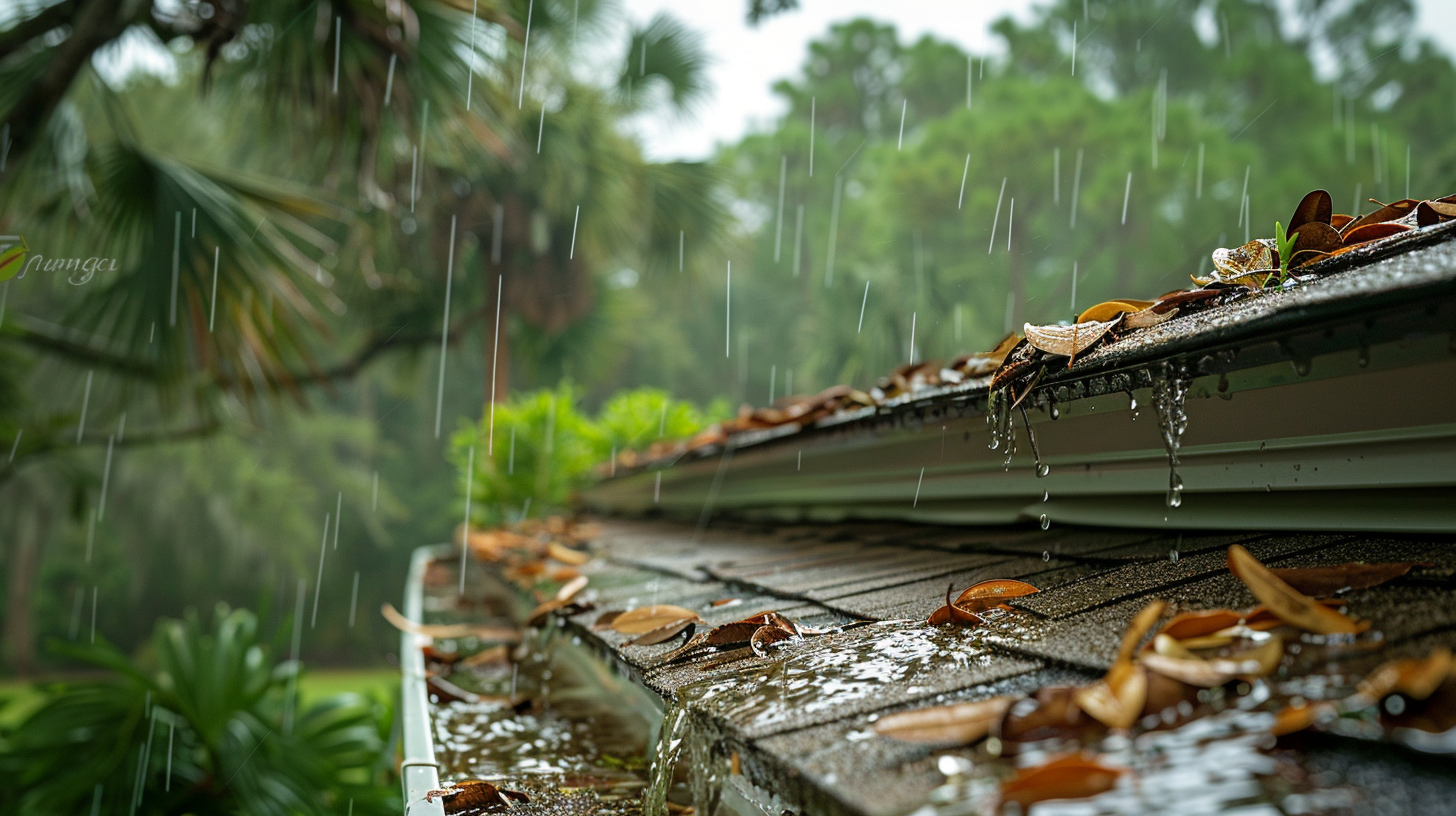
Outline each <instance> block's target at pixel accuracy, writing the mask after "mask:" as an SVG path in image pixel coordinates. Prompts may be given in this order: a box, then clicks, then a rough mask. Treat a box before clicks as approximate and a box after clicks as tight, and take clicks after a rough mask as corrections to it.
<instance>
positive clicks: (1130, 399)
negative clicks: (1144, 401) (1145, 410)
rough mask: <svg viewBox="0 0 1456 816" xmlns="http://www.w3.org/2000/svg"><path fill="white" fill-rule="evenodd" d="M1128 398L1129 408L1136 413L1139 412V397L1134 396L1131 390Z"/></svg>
mask: <svg viewBox="0 0 1456 816" xmlns="http://www.w3.org/2000/svg"><path fill="white" fill-rule="evenodd" d="M1127 399H1128V409H1129V410H1131V411H1133V412H1134V413H1136V412H1137V397H1135V396H1133V395H1132V392H1131V391H1129V392H1128V394H1127Z"/></svg>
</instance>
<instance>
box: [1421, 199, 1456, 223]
mask: <svg viewBox="0 0 1456 816" xmlns="http://www.w3.org/2000/svg"><path fill="white" fill-rule="evenodd" d="M1452 219H1456V204H1453V203H1450V202H1447V201H1444V200H1443V201H1422V202H1421V203H1420V204H1417V205H1416V225H1417V226H1421V227H1429V226H1431V225H1433V224H1440V223H1442V222H1445V221H1450V220H1452Z"/></svg>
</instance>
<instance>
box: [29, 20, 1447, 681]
mask: <svg viewBox="0 0 1456 816" xmlns="http://www.w3.org/2000/svg"><path fill="white" fill-rule="evenodd" d="M794 5H795V4H794V3H792V2H784V1H783V0H775V1H774V2H750V3H748V4H747V13H748V15H750V16H751V17H753V18H754V19H758V18H760V17H762V16H766V15H771V14H774V13H780V12H783V13H793V7H794ZM472 11H473V12H474V13H473V14H472ZM7 13H8V15H9V16H8V18H6V19H5V20H3V21H0V110H3V111H4V114H3V120H4V122H5V125H4V128H5V130H4V134H3V147H4V158H3V159H0V168H3V169H0V174H3V175H0V179H3V188H0V202H3V203H0V232H4V233H5V234H10V235H20V236H24V238H25V240H26V242H27V244H28V246H29V248H30V257H31V258H32V259H34V258H37V257H40V258H42V259H43V261H44V260H53V259H56V258H71V257H79V258H83V259H84V258H89V257H93V256H94V257H105V258H116V259H117V261H118V263H117V269H116V270H115V271H112V270H110V269H109V268H108V269H106V270H103V271H99V272H97V273H96V274H95V275H94V277H91V278H89V279H85V275H84V273H80V272H77V271H76V270H65V269H62V270H55V269H52V270H50V271H47V269H46V267H45V265H44V263H43V262H41V263H40V264H39V266H36V265H34V264H33V265H32V267H31V268H30V271H29V272H28V273H27V274H26V275H25V276H24V277H21V278H13V279H10V280H8V281H7V282H5V283H3V284H0V287H3V288H0V558H3V560H4V564H5V574H6V581H5V585H4V587H3V588H0V591H3V592H4V594H5V598H4V609H5V613H4V614H5V630H4V654H5V657H4V664H3V665H4V668H5V671H6V672H9V673H19V674H29V673H33V672H35V671H37V670H39V669H52V670H54V669H63V668H67V667H76V666H78V665H79V664H77V663H75V662H74V661H73V660H72V659H70V658H67V657H64V656H62V655H55V654H50V653H47V652H44V651H42V650H38V649H37V644H39V643H42V642H44V641H46V640H48V639H55V640H59V641H74V640H84V639H86V638H87V637H88V636H89V629H90V621H91V618H92V616H93V615H94V616H95V620H96V631H97V633H98V637H99V638H104V639H105V640H107V641H108V642H111V643H115V644H117V646H118V647H119V648H120V649H121V650H122V651H123V652H126V653H131V652H134V651H136V650H137V649H138V648H139V647H140V646H141V645H142V644H143V643H144V642H145V641H146V639H147V638H148V636H149V633H150V632H151V631H152V628H153V626H154V623H155V621H156V620H157V619H158V618H159V617H160V616H170V617H178V616H181V615H183V614H184V611H185V610H187V609H208V608H211V607H212V606H213V605H214V604H216V603H218V602H220V601H225V602H227V603H230V604H232V605H234V606H248V607H255V608H258V609H260V610H265V611H264V612H263V614H264V615H265V616H268V619H267V620H265V621H264V623H265V624H266V625H269V626H272V625H276V624H278V623H279V622H280V621H281V619H282V616H281V614H279V613H277V612H276V611H275V612H273V613H268V612H266V610H270V609H271V610H277V609H279V608H282V607H287V606H288V603H287V602H288V601H291V598H292V592H293V587H294V586H295V585H296V583H297V582H298V580H299V579H300V578H303V579H307V581H308V583H309V585H310V587H311V586H312V583H313V580H314V578H315V574H314V573H315V570H316V569H317V563H316V562H317V555H316V550H317V548H318V547H319V542H320V538H321V537H323V539H324V541H325V544H326V549H325V553H324V554H325V566H324V577H323V582H322V598H321V600H322V604H321V606H320V614H319V619H318V622H317V624H316V625H312V626H310V628H309V629H307V630H306V632H305V635H304V654H305V656H307V657H308V659H310V660H311V661H316V662H321V663H337V664H361V663H362V664H368V663H379V662H381V661H382V660H384V657H385V655H387V654H388V653H389V652H390V650H391V649H392V648H393V644H394V638H393V633H392V631H390V630H387V629H386V627H385V625H384V624H383V622H382V621H379V620H378V618H377V616H376V615H374V614H372V613H370V612H369V611H368V610H373V609H377V608H378V605H379V603H380V602H381V601H384V600H392V599H394V598H395V597H396V596H397V595H398V593H399V592H400V589H401V584H402V580H403V574H404V566H405V564H406V562H407V558H408V553H409V551H410V549H411V548H413V547H415V546H418V545H421V544H426V543H431V542H436V541H441V540H445V539H446V538H448V537H449V536H450V534H451V531H452V530H453V528H454V527H455V526H456V525H457V524H458V523H459V520H460V519H461V518H462V517H463V516H462V513H463V507H462V505H463V499H464V486H465V485H464V482H465V478H464V473H463V470H462V468H463V467H464V465H465V463H466V462H467V461H472V462H473V463H474V466H475V471H474V474H473V475H472V480H471V484H472V491H473V492H472V510H473V512H474V514H475V518H476V520H477V521H487V520H500V519H505V518H512V517H515V516H517V515H519V514H522V513H528V512H530V513H534V512H541V511H542V510H543V509H544V508H545V507H549V506H553V505H556V506H559V505H560V504H561V503H563V502H565V501H566V499H567V497H569V494H570V491H571V489H572V488H573V487H574V486H575V485H576V484H578V483H579V480H580V479H581V478H588V477H589V474H590V471H591V468H592V466H593V465H594V464H595V463H598V462H601V461H602V460H604V459H605V458H606V456H607V455H608V454H609V452H610V451H611V450H612V449H613V448H616V449H623V448H626V447H640V446H643V445H645V444H648V443H650V442H651V441H654V440H655V439H656V438H658V437H659V436H660V435H668V436H671V435H674V434H679V435H680V434H684V433H688V432H690V431H691V429H692V428H694V427H695V426H697V425H700V424H701V423H704V422H708V421H711V419H713V418H715V417H717V416H721V415H722V413H723V412H724V410H725V408H724V406H725V405H736V404H739V403H742V402H752V403H757V404H762V403H765V402H767V401H768V400H769V399H770V397H771V396H772V397H783V396H785V395H787V394H789V393H807V392H812V391H815V390H818V389H820V388H823V387H825V386H828V385H830V384H833V383H836V382H841V381H848V382H854V383H858V384H862V385H863V384H868V383H870V382H872V381H873V379H874V378H875V377H877V376H878V375H880V374H882V373H883V372H885V371H887V370H888V369H890V368H892V367H893V366H895V365H898V364H900V363H902V362H904V361H906V360H907V359H908V358H909V357H911V356H912V355H913V356H915V357H917V358H941V359H949V358H951V357H953V356H955V355H956V354H957V353H959V352H961V351H970V350H981V349H985V348H989V347H990V346H992V345H993V344H994V343H995V342H996V340H997V339H999V337H1000V336H1002V335H1003V334H1004V333H1005V332H1006V331H1008V330H1009V329H1011V328H1013V327H1019V326H1020V325H1021V324H1022V322H1023V321H1036V322H1050V321H1056V320H1060V319H1065V318H1068V317H1070V316H1071V315H1072V314H1073V311H1074V309H1079V308H1085V307H1086V306H1089V305H1091V304H1093V303H1095V302H1097V301H1099V300H1103V299H1107V298H1109V297H1115V296H1121V297H1148V296H1152V295H1156V294H1158V293H1160V292H1163V291H1167V290H1169V289H1173V288H1176V287H1180V286H1183V285H1186V283H1187V277H1186V276H1187V275H1189V274H1192V273H1198V272H1200V271H1207V269H1208V258H1209V253H1210V252H1211V251H1212V250H1213V249H1214V248H1215V247H1218V246H1230V245H1235V244H1238V243H1242V242H1243V241H1244V239H1245V235H1246V234H1247V235H1249V236H1251V237H1260V236H1269V235H1271V234H1272V231H1273V223H1274V221H1275V220H1276V219H1287V217H1288V214H1289V212H1290V210H1291V209H1292V208H1293V206H1294V204H1295V203H1296V202H1297V201H1298V200H1299V197H1300V196H1301V195H1302V194H1303V193H1304V192H1306V191H1307V190H1309V189H1313V188H1316V187H1324V188H1326V189H1329V190H1330V191H1331V192H1332V193H1333V195H1334V198H1335V201H1336V206H1337V209H1342V210H1344V209H1348V210H1355V209H1363V208H1368V206H1369V205H1364V204H1361V203H1360V202H1362V201H1364V199H1365V198H1367V197H1375V198H1379V199H1381V200H1391V199H1399V198H1402V197H1404V196H1405V195H1406V191H1407V188H1408V185H1409V188H1410V191H1411V193H1412V194H1416V195H1422V196H1424V195H1439V194H1444V193H1448V192H1451V189H1449V188H1451V187H1452V186H1456V141H1453V140H1452V139H1450V138H1449V136H1448V135H1447V134H1449V133H1451V132H1453V125H1456V121H1453V120H1456V106H1453V105H1452V104H1451V100H1452V99H1456V69H1453V65H1452V62H1451V59H1450V58H1449V57H1448V56H1447V55H1446V54H1444V53H1442V52H1440V51H1439V50H1438V49H1437V48H1436V47H1435V46H1433V45H1432V44H1431V43H1430V42H1428V41H1426V40H1424V39H1422V38H1421V36H1420V32H1418V31H1416V30H1415V29H1414V28H1413V26H1414V10H1413V8H1412V4H1411V2H1410V0H1345V1H1344V2H1335V1H1334V0H1297V2H1293V3H1289V2H1278V1H1277V0H1145V1H1144V2H1109V1H1108V0H1087V2H1084V1H1083V0H1059V2H1053V3H1050V4H1046V5H1043V6H1041V7H1039V8H1037V9H1036V10H1035V11H1034V12H1033V13H1031V14H1030V15H1028V16H1026V17H1025V18H1022V19H1019V20H1013V19H1009V18H1008V19H1003V20H1001V21H999V22H998V23H997V24H996V25H995V26H994V29H993V32H992V33H993V34H994V38H995V41H994V45H993V46H992V47H990V48H989V49H988V51H987V52H986V53H975V54H972V53H967V52H965V51H964V50H962V49H961V48H959V47H958V46H956V45H954V44H951V43H949V42H946V41H941V40H937V39H935V38H933V37H925V38H922V39H920V40H919V41H916V42H905V41H903V40H902V39H901V38H900V36H899V35H898V34H897V32H896V31H895V29H894V27H893V26H890V25H886V24H883V23H878V22H872V21H867V20H860V21H854V22H849V23H845V24H842V25H836V26H834V27H833V28H832V29H831V30H830V31H827V32H825V33H824V34H823V35H822V36H821V37H819V38H818V39H817V40H815V41H814V42H813V43H812V44H811V46H810V48H809V52H808V53H807V54H806V55H805V59H804V64H803V68H802V70H801V71H800V72H799V73H798V74H796V75H794V76H791V77H788V78H785V79H784V80H783V81H782V82H780V83H779V84H778V85H777V86H776V88H775V90H776V92H777V93H778V94H779V95H780V96H781V97H782V98H783V100H784V101H785V102H786V103H787V113H786V114H785V115H784V116H783V117H782V118H781V119H780V120H779V121H777V122H775V123H773V125H772V126H771V127H769V128H767V129H764V130H762V131H760V132H757V133H754V134H752V135H749V136H748V137H746V138H744V139H742V140H741V141H740V142H738V143H736V144H731V145H726V146H724V147H723V148H722V150H721V151H720V153H719V155H718V156H717V158H716V160H715V161H712V162H707V163H694V162H665V163H664V162H653V161H649V160H647V159H646V158H644V156H643V151H642V148H641V146H640V145H639V144H638V142H637V141H636V139H635V138H634V137H633V136H632V135H631V134H632V132H633V131H632V129H631V127H630V126H629V123H630V121H631V120H632V118H633V117H640V116H676V115H690V114H691V110H692V108H693V106H694V105H696V104H702V103H703V102H704V101H705V100H706V98H707V97H706V92H707V90H708V89H707V88H706V86H705V84H704V78H703V77H704V75H703V61H704V55H703V53H702V48H701V45H700V44H699V43H698V41H697V39H696V38H695V35H694V34H693V32H691V31H689V30H687V29H685V28H684V27H682V26H681V25H679V24H678V23H676V22H675V21H674V20H673V19H671V18H670V17H666V16H661V17H658V18H655V19H652V20H647V21H636V22H632V21H629V22H628V24H627V32H626V34H627V38H626V40H627V41H626V42H621V41H620V37H618V36H617V34H618V33H619V28H620V27H617V28H614V27H613V26H612V25H610V24H609V23H610V22H611V20H612V19H614V18H613V15H616V14H619V13H620V10H618V9H615V8H614V7H611V6H608V5H604V3H603V2H599V1H598V0H580V2H577V0H534V2H533V0H480V2H479V3H476V2H474V1H473V0H472V2H464V1H463V0H389V1H388V2H383V3H374V2H365V1H364V0H335V1H334V2H318V1H317V0H256V1H255V2H251V3H236V2H231V1H230V0H223V2H215V1H214V0H206V1H205V2H204V0H181V2H174V3H168V4H161V3H158V4H155V5H154V4H152V3H150V2H146V0H141V2H132V3H110V2H104V0H61V2H55V3H51V2H25V3H18V4H13V5H12V6H11V7H10V10H9V11H8V12H7ZM1074 27H1075V28H1074ZM1074 37H1075V41H1074ZM1074 42H1075V45H1074ZM1074 49H1075V57H1074V54H1073V51H1074ZM137 54H150V55H152V57H151V59H153V60H154V61H157V62H158V63H159V64H160V67H158V68H156V69H155V70H151V71H147V70H137V69H136V68H135V66H133V67H131V68H127V67H126V61H127V59H129V58H130V59H132V60H133V61H136V59H137V58H136V55H137ZM811 123H812V129H811ZM902 123H903V124H902ZM811 145H812V148H811ZM811 150H812V173H811ZM1245 213H1247V218H1246V217H1245ZM730 262H731V263H732V267H733V274H732V278H733V280H732V288H731V292H732V327H731V332H729V333H728V343H729V348H728V349H727V350H728V351H729V352H730V354H728V355H726V356H725V354H724V351H725V349H724V338H725V326H724V319H725V314H726V311H727V308H726V307H727V304H726V303H725V299H726V298H727V296H728V291H729V289H728V286H727V280H726V278H727V265H728V263H730ZM1074 269H1075V270H1076V275H1075V284H1074V274H1073V270H1074ZM214 281H215V282H216V283H214ZM1074 286H1075V300H1074ZM866 287H868V290H866ZM866 291H868V294H866ZM447 304H448V308H447ZM861 309H863V324H862V328H861ZM497 314H499V315H500V320H499V324H498V325H497V320H496V316H497ZM912 343H913V348H912ZM442 355H443V357H442ZM644 387H646V388H654V389H660V390H659V391H653V392H640V393H636V394H630V395H624V396H618V397H616V398H615V399H614V394H617V393H618V392H619V391H621V390H622V389H624V388H644ZM669 394H670V395H672V397H675V398H678V399H680V400H685V402H676V401H674V400H673V399H672V398H670V397H669V396H668V395H669ZM492 399H494V400H497V401H498V403H497V405H496V411H495V415H494V419H493V420H492V419H491V409H490V403H491V401H492ZM714 403H716V405H717V407H715V408H707V407H701V406H708V405H710V404H714ZM693 406H700V407H698V408H695V407H693ZM467 418H468V419H467ZM558 433H560V434H568V436H569V437H570V440H571V441H570V444H567V442H566V441H564V440H566V439H567V437H560V438H558V437H557V436H555V434H558ZM472 450H473V453H472ZM513 455H514V456H515V457H517V458H515V459H514V460H512V459H511V457H512V456H513ZM553 457H554V458H553ZM551 462H560V463H561V464H560V465H559V467H560V468H562V470H561V471H560V472H556V471H555V470H553V468H556V467H558V466H557V465H552V464H550V463H551ZM528 499H531V500H533V501H534V502H535V504H534V505H528V504H527V500H528ZM531 507H534V510H533V509H530V508H531ZM326 519H327V526H326ZM335 537H337V540H338V542H339V544H338V547H337V549H334V548H333V545H332V541H333V539H334V538H335ZM356 575H357V576H358V577H359V578H358V580H359V590H358V606H359V609H360V613H359V614H358V616H357V620H356V621H355V622H354V623H353V624H352V625H351V623H350V620H349V607H350V598H351V586H352V582H353V581H354V577H355V576H356ZM93 598H94V599H95V602H94V604H93ZM280 599H281V600H282V601H284V602H283V603H280V602H279V601H280Z"/></svg>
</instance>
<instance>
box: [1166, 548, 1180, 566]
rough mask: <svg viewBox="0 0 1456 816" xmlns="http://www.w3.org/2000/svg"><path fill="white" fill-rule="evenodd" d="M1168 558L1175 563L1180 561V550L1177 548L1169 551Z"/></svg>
mask: <svg viewBox="0 0 1456 816" xmlns="http://www.w3.org/2000/svg"><path fill="white" fill-rule="evenodd" d="M1168 560H1169V561H1172V562H1173V563H1174V564H1176V563H1178V551H1177V550H1169V551H1168Z"/></svg>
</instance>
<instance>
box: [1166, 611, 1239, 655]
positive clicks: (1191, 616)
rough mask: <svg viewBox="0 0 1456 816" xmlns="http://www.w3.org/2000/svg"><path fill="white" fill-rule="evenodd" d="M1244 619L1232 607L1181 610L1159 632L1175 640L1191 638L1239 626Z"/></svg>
mask: <svg viewBox="0 0 1456 816" xmlns="http://www.w3.org/2000/svg"><path fill="white" fill-rule="evenodd" d="M1243 619H1244V616H1243V615H1242V614H1241V613H1238V612H1235V611H1233V610H1232V609H1210V610H1208V611H1206V612H1180V613H1178V614H1177V615H1174V616H1173V618H1172V619H1171V620H1169V621H1168V622H1167V623H1165V624H1163V628H1161V629H1159V630H1158V634H1159V635H1166V636H1168V637H1170V638H1172V639H1173V640H1190V639H1192V638H1198V637H1204V636H1206V635H1212V634H1213V633H1215V632H1221V631H1223V630H1224V629H1227V628H1229V627H1230V626H1237V625H1238V624H1239V623H1240V622H1241V621H1243ZM1152 645H1153V644H1151V643H1149V644H1148V647H1149V648H1151V647H1152Z"/></svg>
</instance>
